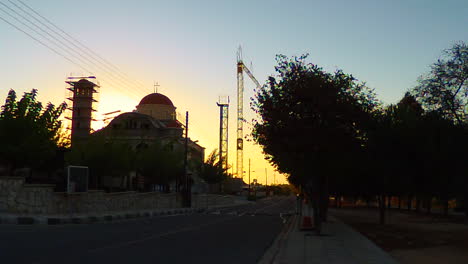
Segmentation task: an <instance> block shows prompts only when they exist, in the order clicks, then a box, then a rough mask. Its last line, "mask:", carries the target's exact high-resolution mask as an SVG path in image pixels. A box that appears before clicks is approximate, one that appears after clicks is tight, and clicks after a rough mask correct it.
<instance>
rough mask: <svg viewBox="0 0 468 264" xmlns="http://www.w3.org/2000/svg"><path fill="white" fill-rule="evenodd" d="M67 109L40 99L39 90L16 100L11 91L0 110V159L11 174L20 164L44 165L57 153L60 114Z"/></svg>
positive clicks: (35, 166) (21, 165) (64, 106)
mask: <svg viewBox="0 0 468 264" xmlns="http://www.w3.org/2000/svg"><path fill="white" fill-rule="evenodd" d="M65 108H66V104H65V103H62V104H60V105H59V106H57V107H55V106H54V105H53V104H52V103H48V104H47V105H46V107H45V108H44V107H43V105H42V103H41V102H39V101H38V100H37V90H36V89H33V90H31V92H26V93H24V95H23V97H22V98H21V99H20V100H19V101H17V97H16V92H15V91H14V90H10V91H9V92H8V96H7V98H6V101H5V104H4V105H3V106H2V107H1V112H0V145H1V146H2V147H1V148H0V162H2V163H4V164H6V166H7V167H8V168H9V173H12V172H13V170H14V169H16V168H21V167H32V168H37V167H40V166H43V165H44V163H46V162H47V161H48V160H50V159H51V158H52V157H53V156H54V155H55V154H56V150H57V148H58V146H59V142H60V135H61V134H60V129H61V125H62V122H61V121H60V119H59V118H60V116H61V114H62V113H63V111H64V110H65Z"/></svg>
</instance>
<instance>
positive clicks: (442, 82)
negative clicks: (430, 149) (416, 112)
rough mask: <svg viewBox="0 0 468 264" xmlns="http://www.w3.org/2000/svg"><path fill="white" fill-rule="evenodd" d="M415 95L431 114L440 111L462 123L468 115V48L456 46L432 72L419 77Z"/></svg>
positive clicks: (433, 67)
mask: <svg viewBox="0 0 468 264" xmlns="http://www.w3.org/2000/svg"><path fill="white" fill-rule="evenodd" d="M414 93H415V94H416V96H417V99H418V100H419V101H420V102H421V103H422V105H423V106H424V107H425V108H426V109H427V110H428V111H437V112H438V113H440V114H441V115H442V116H443V117H445V118H447V119H450V120H453V121H455V122H457V123H458V124H461V123H463V122H466V118H467V113H468V46H467V45H466V43H464V42H459V43H456V44H455V45H453V46H452V48H450V49H447V50H445V51H444V53H443V56H442V58H440V59H439V60H437V62H436V63H434V64H433V65H432V66H431V71H430V72H429V73H428V74H426V75H424V76H421V77H420V78H419V85H418V86H417V87H416V88H415V90H414Z"/></svg>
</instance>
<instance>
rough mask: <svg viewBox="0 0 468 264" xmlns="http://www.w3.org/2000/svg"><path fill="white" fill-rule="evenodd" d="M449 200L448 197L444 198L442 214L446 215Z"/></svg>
mask: <svg viewBox="0 0 468 264" xmlns="http://www.w3.org/2000/svg"><path fill="white" fill-rule="evenodd" d="M448 209H449V201H448V198H445V199H444V216H448Z"/></svg>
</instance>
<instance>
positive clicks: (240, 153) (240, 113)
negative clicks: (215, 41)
mask: <svg viewBox="0 0 468 264" xmlns="http://www.w3.org/2000/svg"><path fill="white" fill-rule="evenodd" d="M244 72H245V73H246V74H247V75H248V76H249V77H250V79H251V80H252V81H253V82H254V83H255V85H256V86H257V88H258V89H259V88H260V83H259V82H258V81H257V79H255V77H254V76H253V74H252V73H251V72H250V70H249V69H248V68H247V66H245V64H244V62H243V61H242V49H241V47H239V49H238V51H237V164H236V166H237V167H236V174H237V177H238V178H244Z"/></svg>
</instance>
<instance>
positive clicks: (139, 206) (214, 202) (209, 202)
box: [0, 177, 235, 215]
mask: <svg viewBox="0 0 468 264" xmlns="http://www.w3.org/2000/svg"><path fill="white" fill-rule="evenodd" d="M53 189H54V185H49V184H25V183H24V178H22V177H0V213H13V214H39V215H55V214H57V215H60V214H96V213H103V214H104V213H109V212H118V211H144V210H154V209H159V208H161V209H163V208H179V207H181V202H182V201H181V199H180V196H179V195H178V194H176V193H169V194H164V193H159V192H147V193H138V192H118V193H105V192H104V191H100V190H90V191H89V192H86V193H71V194H69V193H64V192H54V191H53ZM234 202H235V201H234V198H233V197H232V196H220V195H212V194H199V195H193V196H192V207H194V208H206V207H213V206H227V205H230V204H233V203H234Z"/></svg>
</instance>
